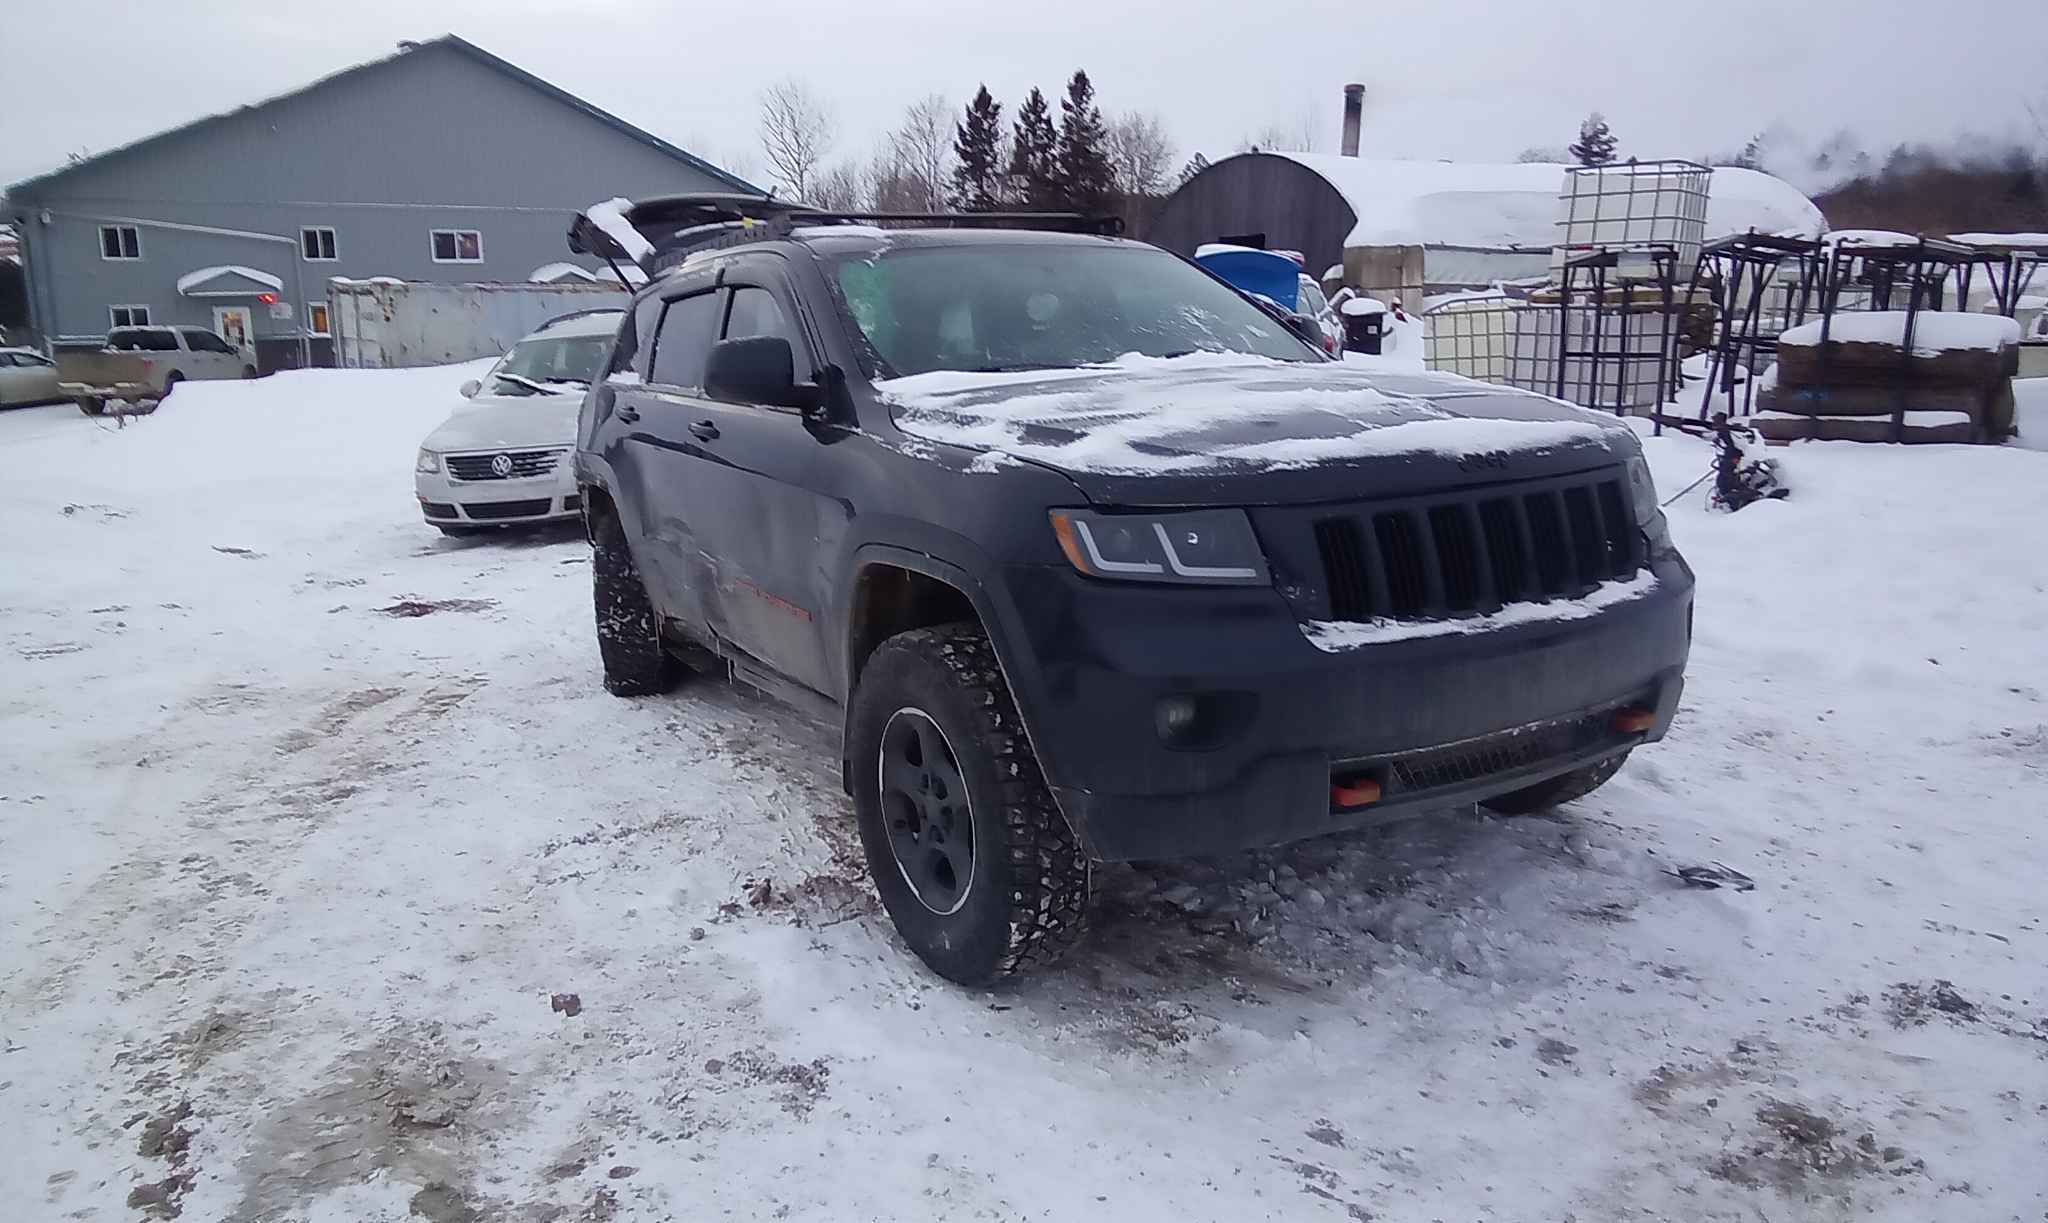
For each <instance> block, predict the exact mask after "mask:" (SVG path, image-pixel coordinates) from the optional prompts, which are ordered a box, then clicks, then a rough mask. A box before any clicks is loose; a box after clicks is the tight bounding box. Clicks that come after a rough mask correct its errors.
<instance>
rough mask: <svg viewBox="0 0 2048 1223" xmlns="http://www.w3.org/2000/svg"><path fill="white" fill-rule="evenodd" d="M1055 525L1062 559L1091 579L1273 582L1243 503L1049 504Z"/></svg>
mask: <svg viewBox="0 0 2048 1223" xmlns="http://www.w3.org/2000/svg"><path fill="white" fill-rule="evenodd" d="M1052 529H1053V534H1054V535H1056V536H1058V538H1059V541H1060V551H1062V552H1064V553H1066V554H1067V560H1068V561H1070V562H1071V563H1072V564H1073V566H1074V568H1076V569H1078V570H1080V571H1081V572H1082V573H1085V574H1087V575H1088V576H1089V577H1093V578H1110V579H1113V580H1117V581H1124V582H1168V583H1174V584H1179V585H1200V586H1268V585H1271V584H1272V581H1273V575H1272V572H1271V571H1270V570H1269V569H1268V568H1267V567H1266V557H1265V554H1264V553H1262V552H1260V551H1259V540H1258V537H1257V536H1255V535H1253V534H1252V523H1251V519H1249V518H1247V517H1245V514H1244V511H1243V510H1188V511H1184V512H1180V513H1171V514H1102V513H1096V512H1094V511H1092V510H1054V511H1052Z"/></svg>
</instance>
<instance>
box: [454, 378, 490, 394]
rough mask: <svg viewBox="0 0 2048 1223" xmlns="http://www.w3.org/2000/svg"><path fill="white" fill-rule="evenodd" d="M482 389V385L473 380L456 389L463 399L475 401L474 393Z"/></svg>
mask: <svg viewBox="0 0 2048 1223" xmlns="http://www.w3.org/2000/svg"><path fill="white" fill-rule="evenodd" d="M483 389H484V384H483V383H481V382H478V381H477V380H476V379H474V378H471V379H470V380H469V381H468V382H465V383H463V384H462V385H461V386H460V387H459V388H457V390H458V393H460V394H461V396H462V397H463V398H464V399H475V398H476V393H477V392H478V391H481V390H483Z"/></svg>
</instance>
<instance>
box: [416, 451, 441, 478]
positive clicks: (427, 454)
mask: <svg viewBox="0 0 2048 1223" xmlns="http://www.w3.org/2000/svg"><path fill="white" fill-rule="evenodd" d="M412 469H413V470H414V471H417V472H423V473H425V474H427V475H433V474H434V473H435V472H437V471H439V470H441V456H440V455H438V454H435V453H434V452H433V451H431V450H422V451H420V457H418V458H416V459H414V460H413V461H412Z"/></svg>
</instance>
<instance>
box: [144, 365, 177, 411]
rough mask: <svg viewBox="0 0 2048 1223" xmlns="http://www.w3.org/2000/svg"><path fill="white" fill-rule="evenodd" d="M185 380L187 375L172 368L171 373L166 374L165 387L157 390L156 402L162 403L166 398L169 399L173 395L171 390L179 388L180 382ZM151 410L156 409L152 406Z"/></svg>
mask: <svg viewBox="0 0 2048 1223" xmlns="http://www.w3.org/2000/svg"><path fill="white" fill-rule="evenodd" d="M184 380H185V375H183V374H181V373H179V372H178V371H177V370H172V371H171V372H170V373H168V374H165V375H164V389H163V390H161V391H158V392H157V396H156V402H158V403H162V402H163V401H164V400H166V399H169V398H170V397H171V392H172V391H175V390H177V389H178V384H179V383H180V382H183V381H184ZM151 410H152V411H154V410H155V409H154V408H152V409H151Z"/></svg>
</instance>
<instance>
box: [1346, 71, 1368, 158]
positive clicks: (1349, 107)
mask: <svg viewBox="0 0 2048 1223" xmlns="http://www.w3.org/2000/svg"><path fill="white" fill-rule="evenodd" d="M1364 118H1365V86H1363V85H1346V86H1345V87H1344V156H1346V157H1356V156H1358V125H1359V124H1360V123H1361V122H1363V121H1364Z"/></svg>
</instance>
